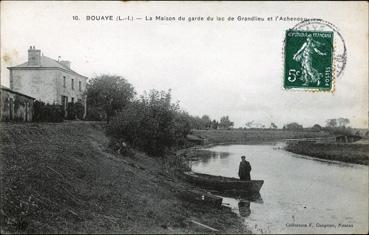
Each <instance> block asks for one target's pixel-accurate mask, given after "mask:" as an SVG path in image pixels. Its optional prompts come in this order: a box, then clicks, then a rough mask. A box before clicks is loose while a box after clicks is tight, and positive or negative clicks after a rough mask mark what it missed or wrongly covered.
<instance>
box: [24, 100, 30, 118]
mask: <svg viewBox="0 0 369 235" xmlns="http://www.w3.org/2000/svg"><path fill="white" fill-rule="evenodd" d="M28 106H29V103H28V102H26V120H25V121H26V122H28V109H29V108H28Z"/></svg>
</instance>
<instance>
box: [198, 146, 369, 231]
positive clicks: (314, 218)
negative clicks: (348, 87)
mask: <svg viewBox="0 0 369 235" xmlns="http://www.w3.org/2000/svg"><path fill="white" fill-rule="evenodd" d="M205 150H207V151H206V152H208V153H209V154H206V155H205V156H204V155H203V154H202V156H201V158H200V160H198V161H194V162H192V163H191V165H192V170H193V171H195V172H199V173H206V174H212V175H222V176H229V177H238V176H237V173H238V165H239V162H240V160H241V158H240V157H241V156H242V155H246V160H248V161H249V162H250V164H251V166H252V171H251V179H262V180H264V185H263V187H262V189H261V191H260V194H261V198H262V201H260V200H258V201H253V200H251V201H250V200H249V201H248V200H241V199H237V198H230V197H224V199H223V203H225V204H226V205H228V206H230V207H231V208H232V210H233V211H234V212H236V213H237V214H239V215H240V216H241V217H242V218H243V219H244V222H245V224H246V225H247V226H248V227H249V228H250V229H251V230H252V231H253V232H254V233H367V231H368V167H367V166H361V165H356V164H346V163H328V162H322V161H317V160H312V159H307V158H304V157H303V156H301V155H297V154H293V153H290V152H287V151H285V150H283V148H282V144H277V145H219V146H214V147H211V148H207V149H205Z"/></svg>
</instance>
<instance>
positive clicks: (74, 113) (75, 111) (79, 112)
mask: <svg viewBox="0 0 369 235" xmlns="http://www.w3.org/2000/svg"><path fill="white" fill-rule="evenodd" d="M84 112H85V108H84V106H83V104H82V103H81V102H77V103H72V102H70V103H68V107H67V119H68V120H76V119H79V120H81V119H83V114H84Z"/></svg>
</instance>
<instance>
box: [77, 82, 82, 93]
mask: <svg viewBox="0 0 369 235" xmlns="http://www.w3.org/2000/svg"><path fill="white" fill-rule="evenodd" d="M78 90H79V91H82V82H81V81H79V82H78Z"/></svg>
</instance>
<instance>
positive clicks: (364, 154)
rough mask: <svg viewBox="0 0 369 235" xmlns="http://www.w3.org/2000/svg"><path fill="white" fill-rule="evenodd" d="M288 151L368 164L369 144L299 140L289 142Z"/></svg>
mask: <svg viewBox="0 0 369 235" xmlns="http://www.w3.org/2000/svg"><path fill="white" fill-rule="evenodd" d="M285 149H286V150H287V151H290V152H293V153H297V154H303V155H308V156H312V157H316V158H321V159H326V160H335V161H341V162H348V163H356V164H362V165H368V161H369V144H356V143H350V144H342V143H313V142H307V141H298V142H291V143H288V144H287V146H286V147H285Z"/></svg>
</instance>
